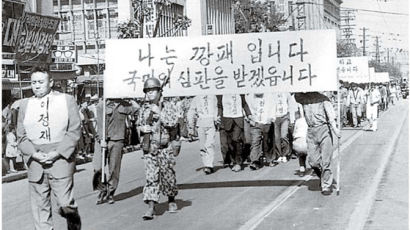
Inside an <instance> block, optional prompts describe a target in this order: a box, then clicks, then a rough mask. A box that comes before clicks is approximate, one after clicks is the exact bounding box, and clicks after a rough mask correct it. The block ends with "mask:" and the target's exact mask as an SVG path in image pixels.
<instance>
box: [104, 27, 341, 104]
mask: <svg viewBox="0 0 410 230" xmlns="http://www.w3.org/2000/svg"><path fill="white" fill-rule="evenodd" d="M105 59H106V70H105V72H104V93H105V96H106V97H108V98H126V97H142V96H143V91H142V89H143V84H144V81H145V80H146V79H147V78H150V77H156V78H159V79H160V80H161V81H163V80H164V79H166V78H167V77H168V76H170V84H168V85H167V86H166V87H165V88H164V95H165V96H188V95H201V94H239V93H250V92H272V91H278V92H279V91H282V92H283V91H287V92H301V91H304V92H307V91H334V90H337V77H336V34H335V31H334V30H317V31H297V32H272V33H250V34H234V35H210V36H198V37H172V38H170V37H167V38H149V39H124V40H107V42H106V54H105Z"/></svg>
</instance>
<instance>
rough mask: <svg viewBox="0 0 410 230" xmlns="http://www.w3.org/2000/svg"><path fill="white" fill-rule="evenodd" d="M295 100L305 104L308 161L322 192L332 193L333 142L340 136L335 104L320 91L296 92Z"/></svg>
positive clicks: (324, 193)
mask: <svg viewBox="0 0 410 230" xmlns="http://www.w3.org/2000/svg"><path fill="white" fill-rule="evenodd" d="M295 100H296V101H297V102H298V103H300V104H302V105H303V111H304V114H305V119H306V123H307V125H308V132H307V152H308V162H309V164H310V166H311V168H312V169H313V170H314V172H315V173H316V174H317V175H318V176H319V178H320V185H321V188H322V194H323V195H330V194H331V193H332V182H333V174H332V171H331V162H332V155H333V144H334V143H335V141H336V140H335V137H337V138H340V130H339V129H338V128H337V127H336V117H335V112H334V109H333V106H332V104H331V103H330V100H329V98H327V97H326V96H324V95H323V94H321V93H318V92H309V93H296V94H295Z"/></svg>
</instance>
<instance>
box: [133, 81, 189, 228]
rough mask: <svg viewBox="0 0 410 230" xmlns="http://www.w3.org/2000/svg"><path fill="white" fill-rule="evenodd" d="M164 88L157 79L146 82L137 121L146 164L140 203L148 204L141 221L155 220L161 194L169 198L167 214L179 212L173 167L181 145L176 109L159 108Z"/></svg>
mask: <svg viewBox="0 0 410 230" xmlns="http://www.w3.org/2000/svg"><path fill="white" fill-rule="evenodd" d="M165 82H166V81H165ZM163 85H164V84H163ZM163 85H161V83H160V81H159V80H158V79H156V78H149V79H147V80H146V81H145V82H144V93H145V100H144V101H145V102H144V104H143V105H142V107H141V109H140V112H139V114H138V119H137V130H138V131H139V132H140V134H141V135H139V136H140V137H141V143H142V145H143V151H144V153H143V159H144V163H145V178H146V184H145V186H144V190H143V196H144V198H143V199H144V202H145V203H146V204H148V210H147V211H146V212H145V214H144V215H143V217H142V218H143V219H144V220H152V219H153V218H154V215H155V204H157V203H158V201H159V194H160V192H162V193H163V194H164V195H166V196H168V211H169V212H171V213H173V212H176V211H177V209H178V207H177V204H176V202H175V196H176V195H177V194H178V189H177V182H176V175H175V170H174V167H175V164H176V159H175V157H176V156H178V154H179V151H180V148H181V141H180V129H179V126H178V124H179V123H178V119H177V114H173V111H174V112H175V111H178V108H175V104H174V103H165V104H163V105H162V103H161V100H160V99H161V92H162V88H163Z"/></svg>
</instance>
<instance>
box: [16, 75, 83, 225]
mask: <svg viewBox="0 0 410 230" xmlns="http://www.w3.org/2000/svg"><path fill="white" fill-rule="evenodd" d="M52 85H53V79H52V78H51V75H50V73H49V72H48V70H47V69H46V68H41V67H34V68H33V70H32V71H31V87H32V90H33V93H34V96H33V97H31V98H28V99H26V100H24V101H22V103H21V105H20V111H19V114H18V122H17V137H18V143H19V144H18V147H19V149H20V150H21V152H22V153H23V156H24V158H25V162H27V165H28V167H29V169H28V181H29V191H30V200H31V208H32V214H33V218H34V227H35V229H53V221H52V210H51V194H53V195H54V196H55V197H56V200H57V207H58V212H59V214H60V215H61V216H63V217H64V218H66V220H67V226H68V229H69V230H73V229H81V218H80V215H79V214H78V207H77V203H76V202H75V200H74V196H73V195H74V194H73V186H74V180H73V174H74V171H75V156H74V155H75V154H74V150H75V147H76V145H77V142H78V140H79V138H80V135H81V130H80V122H81V120H80V116H79V110H78V106H77V104H76V102H75V99H74V97H72V96H70V95H67V94H64V93H59V92H56V91H53V90H51V87H52Z"/></svg>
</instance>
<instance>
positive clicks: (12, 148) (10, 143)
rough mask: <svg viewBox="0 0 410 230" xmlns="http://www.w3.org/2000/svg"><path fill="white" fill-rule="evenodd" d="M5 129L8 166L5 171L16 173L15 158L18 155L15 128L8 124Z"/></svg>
mask: <svg viewBox="0 0 410 230" xmlns="http://www.w3.org/2000/svg"><path fill="white" fill-rule="evenodd" d="M7 129H8V130H7V147H6V159H7V163H8V164H9V168H10V169H9V170H8V172H7V173H16V172H17V170H16V159H17V157H18V156H19V155H20V151H19V150H18V149H17V138H16V130H15V129H14V127H13V126H12V125H9V126H8V127H7Z"/></svg>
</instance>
